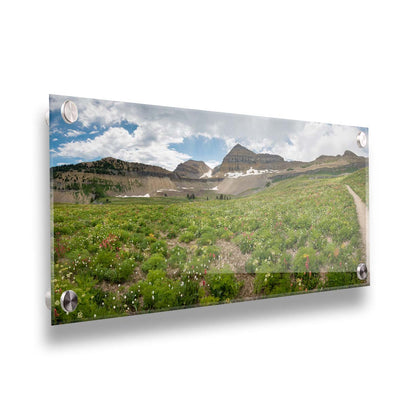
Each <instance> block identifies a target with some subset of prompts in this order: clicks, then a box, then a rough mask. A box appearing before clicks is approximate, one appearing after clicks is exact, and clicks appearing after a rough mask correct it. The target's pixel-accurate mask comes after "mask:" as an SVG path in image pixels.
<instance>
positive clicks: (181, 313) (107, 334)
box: [44, 288, 367, 345]
mask: <svg viewBox="0 0 416 416" xmlns="http://www.w3.org/2000/svg"><path fill="white" fill-rule="evenodd" d="M366 295H367V291H366V290H365V289H364V288H351V289H343V290H335V291H330V292H320V293H310V294H307V295H294V296H289V297H280V298H272V299H262V300H256V301H249V302H240V303H234V304H227V305H216V306H208V307H199V308H191V309H185V310H176V311H169V312H159V313H152V314H146V315H136V316H131V317H122V318H113V319H103V320H99V321H93V322H83V323H75V324H67V325H62V326H55V327H51V326H49V320H47V322H45V334H44V335H45V336H44V338H45V341H46V343H47V344H49V345H58V344H61V343H62V344H66V345H67V344H77V343H83V342H91V341H94V342H96V341H104V342H105V341H107V340H108V341H110V342H111V341H113V340H114V339H115V338H123V337H125V336H132V335H134V336H143V337H146V336H149V335H150V336H152V335H156V334H157V333H160V332H164V333H169V332H175V334H176V335H177V334H178V333H180V332H182V331H184V332H189V331H198V330H201V328H205V329H212V328H218V329H219V328H224V327H227V326H235V325H240V324H247V325H252V324H253V323H255V322H257V323H259V324H261V323H265V322H267V321H270V320H274V321H276V318H277V319H279V318H280V319H284V320H287V319H292V318H299V319H302V317H303V316H305V315H308V317H309V316H310V315H311V314H316V315H317V319H319V315H322V314H331V313H333V312H335V311H340V310H341V311H343V312H347V311H348V310H353V309H356V308H357V306H359V305H364V304H365V297H366ZM48 312H49V311H48ZM47 315H48V314H47ZM48 316H49V315H48ZM48 326H49V327H48ZM159 335H160V334H159Z"/></svg>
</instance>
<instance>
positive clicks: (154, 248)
mask: <svg viewBox="0 0 416 416" xmlns="http://www.w3.org/2000/svg"><path fill="white" fill-rule="evenodd" d="M150 252H151V253H153V254H155V253H160V254H162V256H164V257H166V255H167V254H168V245H167V244H166V241H163V240H159V241H156V242H155V243H152V244H151V245H150Z"/></svg>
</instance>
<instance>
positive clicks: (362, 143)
mask: <svg viewBox="0 0 416 416" xmlns="http://www.w3.org/2000/svg"><path fill="white" fill-rule="evenodd" d="M357 144H358V147H361V148H364V147H366V146H367V135H366V134H365V133H364V132H363V131H361V132H360V133H358V135H357Z"/></svg>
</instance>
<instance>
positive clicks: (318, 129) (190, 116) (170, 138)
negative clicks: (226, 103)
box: [50, 96, 368, 169]
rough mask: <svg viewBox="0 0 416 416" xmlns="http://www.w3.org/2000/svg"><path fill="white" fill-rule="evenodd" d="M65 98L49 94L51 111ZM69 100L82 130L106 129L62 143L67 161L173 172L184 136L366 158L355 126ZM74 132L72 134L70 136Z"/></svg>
mask: <svg viewBox="0 0 416 416" xmlns="http://www.w3.org/2000/svg"><path fill="white" fill-rule="evenodd" d="M65 99H66V97H59V96H51V101H50V103H51V104H50V105H51V109H52V110H56V109H59V108H60V106H61V104H62V102H63V101H65ZM71 99H72V100H73V101H74V102H75V103H76V104H77V106H78V113H79V122H80V123H81V125H82V126H83V129H86V130H88V129H89V130H90V132H89V134H90V135H92V134H96V133H97V130H98V128H103V127H104V128H107V129H108V130H106V132H105V133H104V134H102V135H100V136H97V137H95V138H94V139H92V138H90V139H88V140H87V141H83V142H71V143H67V144H64V145H62V146H61V147H60V148H59V149H60V153H59V154H60V155H62V156H64V155H68V157H69V154H70V153H71V154H73V153H77V152H78V153H79V154H81V153H80V152H82V157H83V158H84V160H91V158H92V155H94V156H93V157H94V158H98V157H104V156H113V157H120V158H121V159H122V158H123V157H121V156H122V155H124V156H125V157H124V159H125V160H134V161H141V162H143V163H147V162H145V161H150V160H151V161H153V163H154V164H159V165H161V166H164V167H167V166H169V168H170V169H172V168H174V167H175V166H172V164H173V163H176V161H178V162H179V163H180V162H182V161H184V160H186V158H184V156H186V155H184V154H182V153H179V152H175V151H174V150H170V149H169V148H168V146H169V144H174V143H181V142H182V141H183V139H184V138H185V137H190V136H198V135H199V136H204V138H205V139H208V140H209V139H212V138H214V137H215V138H220V139H223V140H224V142H225V144H226V147H227V149H228V150H230V149H231V148H232V147H233V146H234V145H235V144H237V143H240V144H242V145H243V146H246V147H248V148H249V149H251V150H253V151H255V152H256V153H273V154H279V155H281V156H283V157H284V158H285V159H291V160H303V161H310V160H313V159H315V158H316V157H318V156H320V155H322V154H325V155H336V154H342V153H344V151H345V150H347V149H348V150H351V151H353V152H354V153H356V154H359V155H363V156H367V155H368V150H367V149H360V148H359V147H358V146H357V144H356V136H357V134H358V133H359V129H358V128H356V127H348V126H339V125H329V124H322V123H310V122H302V121H295V120H283V119H275V118H264V117H250V116H244V115H237V114H224V113H213V112H207V111H195V110H186V109H178V108H168V107H159V106H148V105H142V104H131V103H123V102H113V101H102V100H92V99H83V98H71ZM123 121H126V122H128V123H130V124H133V125H137V126H138V128H137V129H136V130H135V131H134V132H133V133H132V134H129V133H128V131H127V130H125V129H123V128H121V127H120V123H122V122H123ZM64 134H65V135H67V137H77V134H78V135H79V134H82V133H79V131H78V130H72V131H71V130H70V131H68V132H66V133H65V132H64ZM71 134H73V135H72V136H70V135H71ZM153 152H158V153H156V154H154V153H153ZM152 153H153V154H152ZM117 155H118V156H117ZM126 157H128V158H129V159H126ZM134 158H136V159H134ZM164 158H166V160H165V159H164ZM188 158H189V157H188ZM206 163H207V164H208V163H209V162H206ZM215 163H219V162H217V161H215ZM212 164H213V163H211V165H212Z"/></svg>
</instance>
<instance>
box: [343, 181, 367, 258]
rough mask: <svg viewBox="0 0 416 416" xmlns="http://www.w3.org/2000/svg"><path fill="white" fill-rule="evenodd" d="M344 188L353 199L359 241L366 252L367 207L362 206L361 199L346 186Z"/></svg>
mask: <svg viewBox="0 0 416 416" xmlns="http://www.w3.org/2000/svg"><path fill="white" fill-rule="evenodd" d="M345 186H346V187H347V189H348V192H349V193H350V194H351V195H352V197H353V198H354V203H355V208H356V210H357V216H358V223H359V224H360V231H361V241H362V243H363V246H364V248H365V250H366V251H367V218H368V214H367V207H366V205H365V204H364V202H363V201H361V198H360V197H359V196H358V195H357V194H356V193H355V192H354V191H353V190H352V189H351V188H350V187H349V186H348V185H345Z"/></svg>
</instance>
